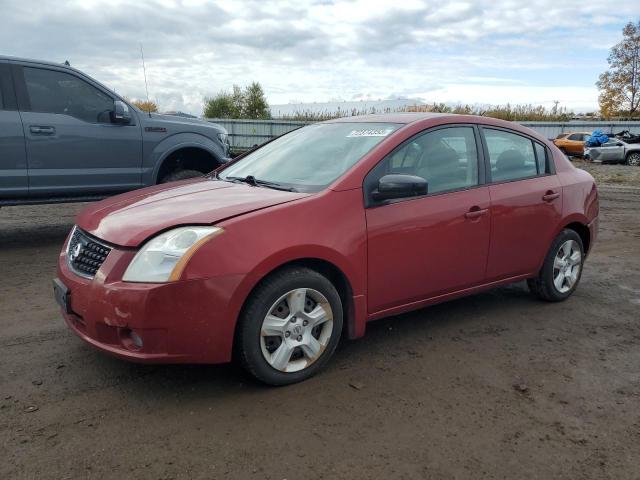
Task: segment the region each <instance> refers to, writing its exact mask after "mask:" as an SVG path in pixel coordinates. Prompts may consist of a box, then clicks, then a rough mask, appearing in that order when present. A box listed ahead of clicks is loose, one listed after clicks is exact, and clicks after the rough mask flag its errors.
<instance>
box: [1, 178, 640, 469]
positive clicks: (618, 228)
mask: <svg viewBox="0 0 640 480" xmlns="http://www.w3.org/2000/svg"><path fill="white" fill-rule="evenodd" d="M600 167H601V166H600ZM594 168H595V167H594ZM603 168H607V167H603ZM638 170H639V171H640V169H638ZM603 171H604V170H603ZM601 193H602V203H601V205H602V214H601V215H602V217H601V219H602V220H601V233H600V235H601V236H600V240H599V242H598V244H597V246H596V248H595V250H594V252H593V253H592V255H591V256H590V258H589V260H588V263H587V265H586V270H585V272H584V275H583V278H582V284H581V285H580V288H579V289H578V291H577V292H576V294H575V295H574V296H573V297H572V298H571V299H569V300H568V301H567V302H565V303H562V304H554V305H551V304H545V303H541V302H539V301H536V300H534V299H533V298H532V297H530V296H529V295H528V293H527V291H526V287H525V286H523V285H522V284H517V285H513V286H510V287H507V288H500V289H497V290H494V291H491V292H487V293H484V294H481V295H477V296H474V297H470V298H466V299H462V300H458V301H455V302H451V303H447V304H443V305H440V306H436V307H432V308H429V309H426V310H421V311H418V312H415V313H412V314H408V315H403V316H401V317H395V318H390V319H385V320H381V321H379V322H375V323H372V324H370V327H369V329H368V333H367V335H366V337H365V338H364V339H362V340H358V341H355V342H347V343H344V344H343V345H342V347H341V348H340V350H339V351H338V352H337V354H336V357H335V358H334V359H333V361H332V362H331V363H330V365H329V368H328V369H327V370H326V371H325V372H323V373H322V374H321V375H319V376H318V377H316V378H314V379H312V380H311V381H308V382H306V383H303V384H299V385H295V386H291V387H287V388H279V389H273V388H266V387H263V386H261V385H258V384H256V383H254V382H252V381H250V380H248V379H247V378H246V377H245V376H244V375H243V374H242V373H240V372H239V371H237V370H236V369H235V368H233V367H231V366H140V365H132V364H128V363H125V362H122V361H118V360H115V359H112V358H109V357H107V356H104V355H102V354H100V353H98V352H96V351H94V350H92V349H91V348H89V347H88V346H86V345H85V344H83V343H82V342H81V341H80V340H79V339H77V338H75V337H74V336H73V335H72V334H71V333H70V332H68V331H67V329H66V328H65V326H64V325H63V322H62V319H61V318H60V315H59V314H58V312H57V308H56V306H55V305H54V302H53V300H52V295H51V285H50V282H51V278H52V277H53V276H54V275H55V264H56V255H57V253H58V251H59V248H60V245H61V243H62V242H63V239H64V237H65V235H66V233H67V231H68V230H69V228H70V227H71V225H72V223H73V215H74V213H75V212H77V211H78V210H79V208H80V206H79V205H63V206H44V207H23V208H19V207H14V208H3V209H1V210H0V267H1V272H2V278H1V279H0V300H1V301H0V327H1V330H0V346H1V348H0V458H1V459H2V460H1V461H0V478H2V479H14V478H21V479H22V478H24V479H27V478H28V479H33V478H37V479H43V478H53V479H63V478H100V479H102V478H136V479H147V478H150V479H169V478H176V479H177V478H197V479H200V478H203V479H204V478H208V479H218V478H268V479H283V478H289V479H300V478H306V479H315V478H327V479H331V478H376V479H380V478H410V479H422V478H443V479H448V478H456V479H459V478H473V479H479V478H514V479H516V478H517V479H527V478H541V479H550V478H572V479H583V478H594V479H607V478H610V479H638V478H640V373H639V371H640V323H639V320H640V315H639V311H640V189H638V188H633V187H620V186H612V187H604V186H603V187H602V188H601Z"/></svg>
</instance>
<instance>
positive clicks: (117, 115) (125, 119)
mask: <svg viewBox="0 0 640 480" xmlns="http://www.w3.org/2000/svg"><path fill="white" fill-rule="evenodd" d="M111 123H117V124H120V125H129V124H130V123H131V112H130V111H129V106H128V105H127V104H126V103H124V102H121V101H120V100H116V101H114V102H113V111H112V112H111Z"/></svg>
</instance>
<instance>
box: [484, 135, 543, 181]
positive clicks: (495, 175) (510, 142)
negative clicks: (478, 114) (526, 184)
mask: <svg viewBox="0 0 640 480" xmlns="http://www.w3.org/2000/svg"><path fill="white" fill-rule="evenodd" d="M483 132H484V138H485V143H486V146H487V150H488V152H489V161H490V163H491V179H492V180H493V181H494V182H504V181H510V180H521V179H524V178H531V177H535V176H537V175H538V168H539V166H538V162H537V161H536V153H535V151H534V146H533V145H534V143H535V142H533V141H531V140H530V139H529V138H527V137H523V136H522V135H517V134H515V133H509V132H505V131H503V130H494V129H490V128H485V129H483ZM545 158H546V155H545ZM545 162H546V160H545ZM543 173H544V170H543Z"/></svg>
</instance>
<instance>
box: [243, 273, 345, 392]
mask: <svg viewBox="0 0 640 480" xmlns="http://www.w3.org/2000/svg"><path fill="white" fill-rule="evenodd" d="M342 316H343V313H342V303H341V300H340V296H339V295H338V292H337V291H336V289H335V287H334V286H333V284H332V283H331V282H330V281H329V280H328V279H327V278H326V277H324V276H323V275H321V274H319V273H318V272H316V271H314V270H311V269H307V268H300V267H297V268H289V269H286V270H282V271H280V272H277V273H275V274H274V275H272V276H271V277H268V278H267V279H266V281H265V282H263V283H262V285H260V286H259V287H258V288H257V289H256V290H255V291H254V292H253V293H252V294H251V296H250V298H249V299H248V301H247V305H246V306H245V308H244V309H243V313H242V314H241V316H240V319H239V325H238V332H237V336H236V353H237V355H238V357H239V359H240V362H241V363H242V366H243V367H244V368H245V370H247V371H248V372H249V373H250V374H251V375H253V376H254V377H255V378H257V379H258V380H260V381H262V382H264V383H268V384H270V385H287V384H290V383H295V382H300V381H302V380H306V379H307V378H309V377H311V376H312V375H315V374H316V373H317V372H318V371H319V370H320V369H322V368H323V367H324V365H325V364H326V363H327V361H328V360H329V358H330V357H331V356H332V354H333V352H334V350H335V348H336V346H337V345H338V341H339V340H340V334H341V332H342Z"/></svg>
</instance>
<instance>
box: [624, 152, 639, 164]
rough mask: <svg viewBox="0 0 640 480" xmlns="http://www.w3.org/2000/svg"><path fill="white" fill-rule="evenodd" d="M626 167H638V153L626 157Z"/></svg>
mask: <svg viewBox="0 0 640 480" xmlns="http://www.w3.org/2000/svg"><path fill="white" fill-rule="evenodd" d="M627 165H632V166H634V167H637V166H638V165H640V153H638V152H633V153H630V154H629V155H627Z"/></svg>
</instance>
